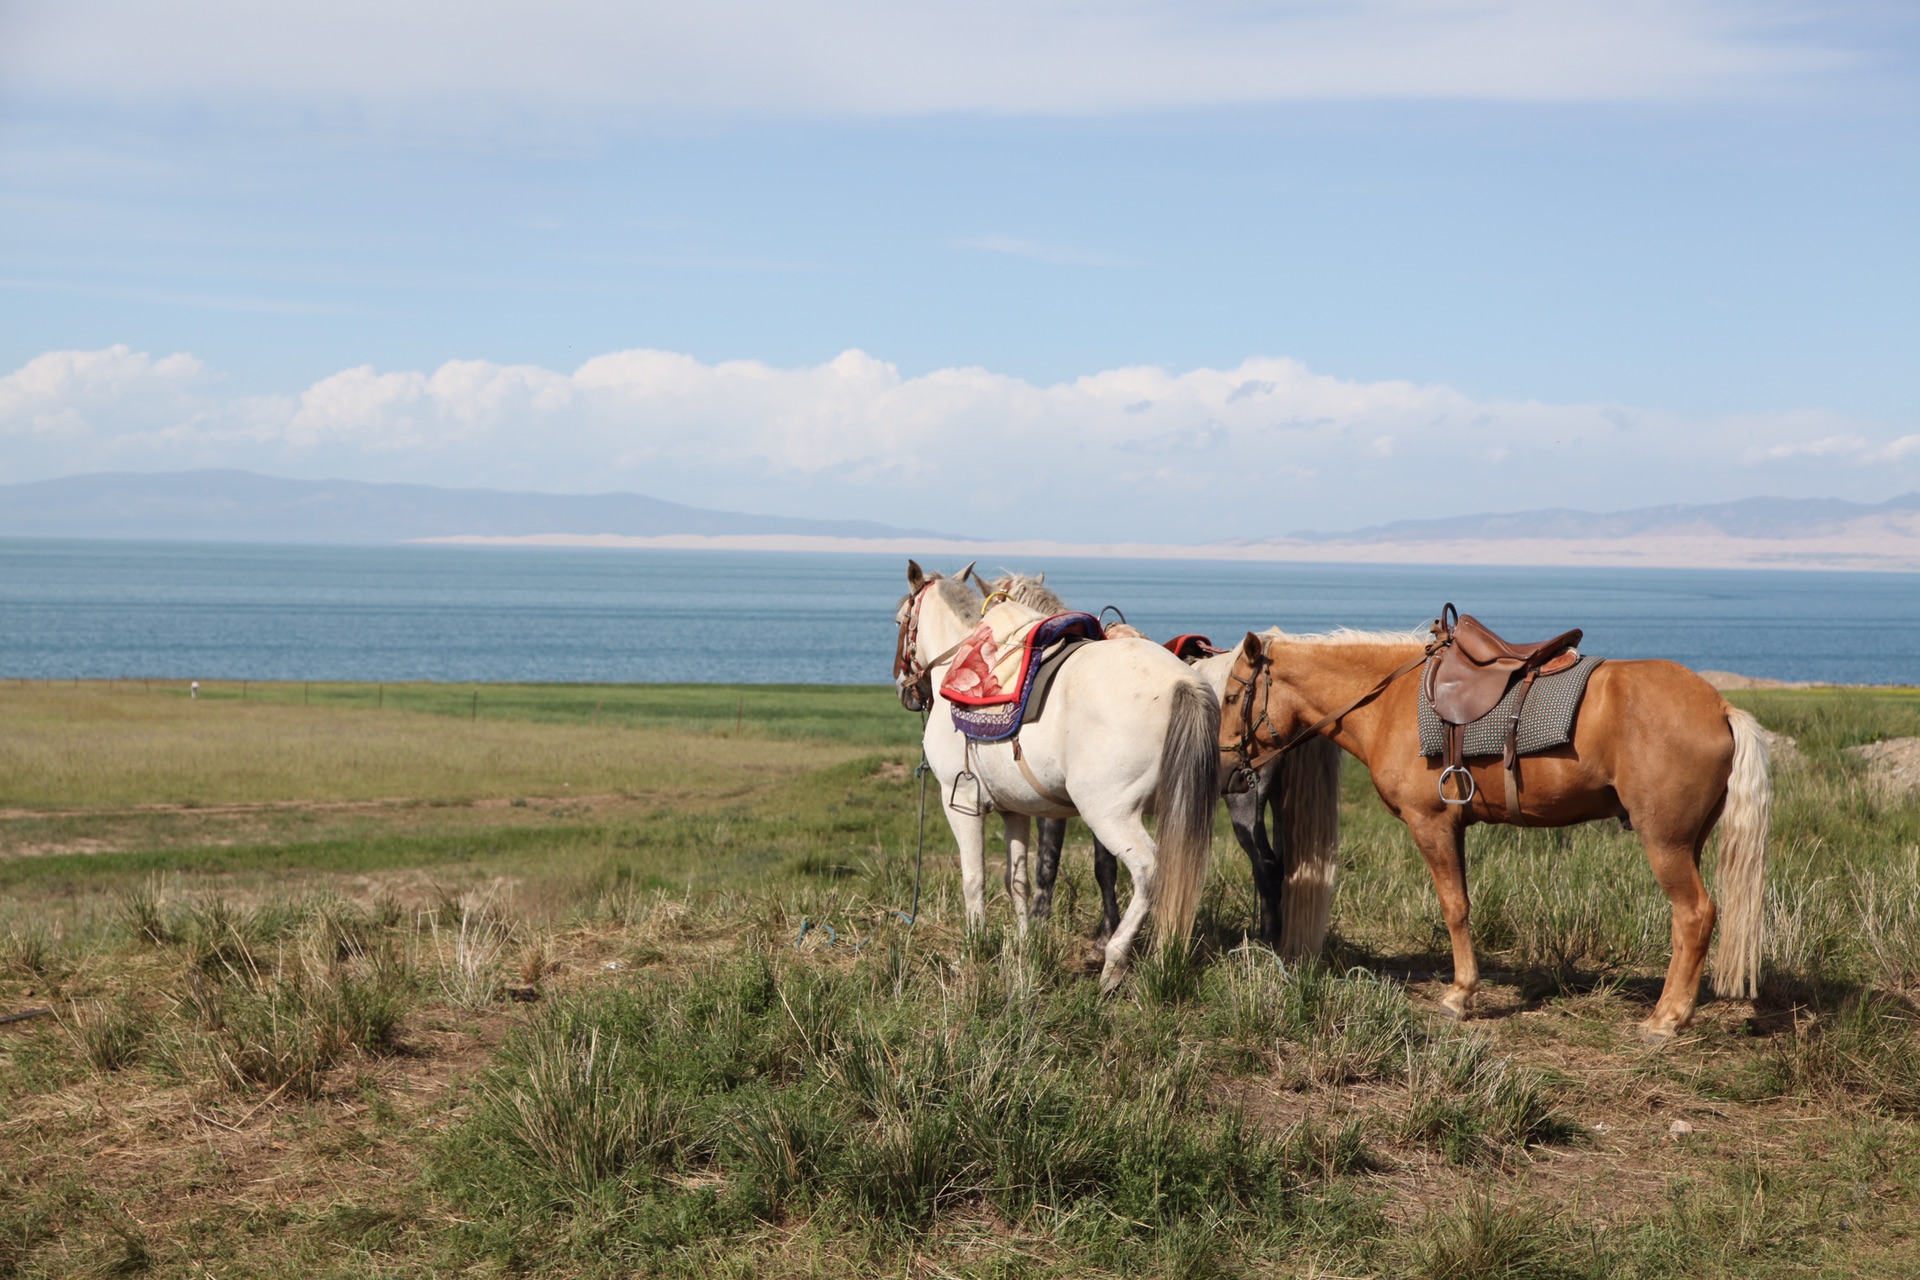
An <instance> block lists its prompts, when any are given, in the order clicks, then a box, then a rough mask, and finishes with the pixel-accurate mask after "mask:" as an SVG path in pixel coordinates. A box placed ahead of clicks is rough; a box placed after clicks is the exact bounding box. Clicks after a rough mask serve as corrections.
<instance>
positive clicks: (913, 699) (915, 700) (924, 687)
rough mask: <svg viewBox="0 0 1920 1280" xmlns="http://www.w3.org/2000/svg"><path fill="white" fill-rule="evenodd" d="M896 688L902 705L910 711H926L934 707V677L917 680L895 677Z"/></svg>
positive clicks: (925, 676) (922, 677) (923, 677)
mask: <svg viewBox="0 0 1920 1280" xmlns="http://www.w3.org/2000/svg"><path fill="white" fill-rule="evenodd" d="M893 683H894V687H895V689H896V690H897V691H898V693H899V694H900V705H901V706H903V707H905V708H906V709H907V710H909V711H915V712H919V711H925V710H927V709H928V708H929V707H931V706H932V705H933V677H932V676H931V675H922V676H920V677H919V678H917V679H909V678H907V677H906V676H895V677H894V680H893Z"/></svg>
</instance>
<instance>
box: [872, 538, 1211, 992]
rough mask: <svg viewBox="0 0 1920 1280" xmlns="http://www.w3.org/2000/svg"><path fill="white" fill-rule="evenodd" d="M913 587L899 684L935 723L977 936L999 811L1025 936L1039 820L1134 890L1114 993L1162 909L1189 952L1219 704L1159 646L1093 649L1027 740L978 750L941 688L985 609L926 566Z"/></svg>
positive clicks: (1069, 667) (1117, 945) (1105, 986)
mask: <svg viewBox="0 0 1920 1280" xmlns="http://www.w3.org/2000/svg"><path fill="white" fill-rule="evenodd" d="M907 585H908V587H909V588H910V590H909V591H908V593H907V595H906V597H905V598H904V599H902V600H901V602H900V607H899V609H898V610H897V611H896V613H895V615H894V620H895V622H896V623H898V625H899V628H900V636H899V644H898V646H897V648H896V650H895V662H894V678H895V682H896V684H897V685H898V687H899V690H900V699H901V702H902V703H903V705H905V706H906V707H907V708H908V709H909V710H914V711H918V710H922V709H925V710H927V711H928V712H929V714H928V717H927V728H926V735H925V738H924V742H923V746H924V749H925V751H926V756H927V762H928V763H929V764H930V765H931V766H932V768H933V775H934V777H935V778H936V779H937V780H938V782H939V784H940V801H941V805H942V807H943V808H944V809H945V810H946V813H947V822H948V824H949V825H950V826H951V827H952V828H953V837H954V840H955V841H956V842H957V843H958V845H959V847H960V885H961V891H962V893H963V894H964V895H965V898H966V912H967V924H968V926H969V927H976V928H977V927H979V926H980V925H982V924H984V923H985V921H986V874H985V872H986V823H985V816H984V811H985V808H986V806H987V805H991V806H992V807H993V808H995V809H998V810H1000V812H1001V813H1002V814H1003V815H1004V816H1005V818H1006V824H1007V863H1008V868H1009V871H1010V873H1011V874H1010V879H1011V885H1012V890H1013V892H1012V895H1011V896H1012V898H1013V909H1014V920H1015V927H1016V929H1017V930H1018V931H1020V932H1022V933H1024V932H1025V930H1026V927H1027V870H1026V846H1027V837H1028V834H1029V831H1028V828H1029V823H1028V821H1027V819H1028V818H1029V817H1045V818H1066V817H1073V816H1076V815H1077V816H1079V817H1080V818H1081V819H1082V820H1084V821H1085V822H1086V824H1087V826H1088V827H1090V828H1092V830H1093V833H1094V835H1095V836H1096V837H1098V838H1099V840H1100V843H1101V844H1103V845H1105V846H1106V847H1107V848H1108V849H1110V850H1112V851H1113V853H1114V856H1116V857H1117V858H1119V859H1120V861H1122V862H1124V863H1125V864H1126V866H1127V871H1128V872H1129V874H1131V876H1132V877H1133V885H1134V892H1133V899H1132V901H1131V902H1129V903H1128V904H1127V910H1126V913H1125V914H1124V915H1123V916H1122V917H1121V919H1120V927H1119V928H1117V929H1115V930H1114V931H1113V935H1112V936H1111V937H1110V938H1108V940H1107V946H1106V963H1105V965H1104V966H1103V967H1102V969H1101V974H1100V989H1101V990H1102V991H1112V990H1113V989H1114V988H1115V987H1117V986H1118V985H1119V984H1120V980H1121V979H1122V978H1123V977H1125V975H1126V970H1127V957H1128V952H1129V949H1130V948H1131V947H1132V945H1133V940H1134V936H1135V935H1136V934H1138V933H1139V931H1140V926H1141V924H1142V922H1143V921H1144V920H1145V918H1146V915H1147V912H1148V911H1149V910H1153V909H1156V908H1157V910H1155V917H1154V921H1155V932H1156V935H1157V937H1158V939H1159V941H1160V943H1161V945H1162V946H1166V945H1169V944H1171V943H1176V942H1184V941H1185V940H1186V938H1187V936H1188V934H1189V933H1190V932H1191V931H1192V928H1193V918H1194V915H1195V913H1196V912H1197V911H1198V909H1199V906H1200V892H1201V889H1202V888H1203V887H1204V885H1205V883H1206V877H1207V863H1208V860H1209V858H1210V857H1211V856H1212V853H1213V814H1214V809H1215V808H1216V806H1217V801H1218V796H1219V723H1220V702H1219V699H1218V698H1217V697H1215V695H1214V693H1213V690H1212V689H1210V688H1208V687H1207V685H1206V683H1205V681H1203V680H1201V679H1199V678H1198V677H1196V676H1195V675H1194V674H1193V672H1192V671H1191V670H1190V669H1189V668H1188V667H1187V664H1186V663H1184V662H1182V661H1180V660H1179V659H1178V658H1176V657H1174V656H1173V655H1172V654H1170V653H1168V652H1167V651H1166V650H1165V649H1163V648H1161V647H1160V646H1159V645H1157V644H1154V643H1153V642H1152V641H1149V640H1134V639H1122V640H1105V641H1101V642H1099V643H1097V644H1089V645H1083V646H1081V647H1080V649H1079V651H1078V652H1077V653H1075V654H1074V656H1073V657H1072V658H1071V659H1070V660H1068V662H1067V663H1066V665H1065V666H1064V667H1063V668H1062V669H1061V671H1060V674H1059V676H1058V678H1057V679H1056V680H1055V681H1054V685H1053V688H1052V690H1051V691H1050V693H1049V694H1048V697H1047V713H1046V715H1044V716H1042V717H1041V718H1040V719H1039V720H1037V721H1035V722H1033V723H1032V724H1029V725H1027V726H1026V727H1025V728H1023V729H1022V730H1021V731H1020V733H1019V736H1018V737H1017V738H1015V739H1014V740H1012V741H1009V742H992V743H969V742H968V741H967V739H966V737H965V736H964V735H962V734H961V732H960V731H959V730H958V729H957V728H955V727H954V723H953V717H952V708H951V706H950V704H949V703H948V702H947V700H946V699H945V698H944V697H943V696H941V694H940V692H939V688H940V683H941V681H942V680H943V679H944V678H945V675H946V669H947V665H948V663H949V662H950V661H951V660H952V658H953V655H954V652H955V650H957V649H958V648H959V647H960V644H961V642H962V641H964V640H965V639H966V638H967V636H968V635H969V634H970V633H971V632H972V631H973V630H974V628H975V627H976V626H978V625H979V622H980V616H981V603H982V601H981V597H980V595H979V593H978V592H976V591H975V590H974V589H973V588H972V587H971V586H969V585H967V583H966V582H965V581H964V577H955V578H945V577H941V576H940V575H939V574H928V573H925V572H923V571H922V570H921V568H920V566H919V565H918V564H916V563H914V562H913V561H908V562H907ZM1003 607H1010V608H1024V606H1019V605H1011V604H1010V605H1007V606H1003ZM1029 612H1032V613H1033V616H1034V617H1035V618H1036V619H1038V618H1041V617H1044V616H1045V615H1044V614H1041V613H1039V612H1038V611H1037V610H1030V611H1029ZM1016 744H1018V745H1017V747H1016ZM1016 750H1017V751H1018V756H1017V757H1016ZM968 773H971V774H972V775H974V777H976V778H977V779H978V785H979V795H978V800H979V801H980V802H981V803H980V804H979V805H978V806H976V805H975V804H974V803H973V801H974V797H973V796H971V795H968V794H960V793H958V790H957V788H956V782H957V781H958V780H959V779H960V778H961V775H963V774H968ZM1148 813H1154V814H1156V815H1157V816H1158V818H1159V832H1160V838H1159V840H1158V841H1157V842H1156V841H1155V839H1154V838H1153V836H1151V835H1149V834H1148V833H1147V828H1146V823H1145V822H1144V821H1143V819H1144V817H1145V815H1147V814H1148Z"/></svg>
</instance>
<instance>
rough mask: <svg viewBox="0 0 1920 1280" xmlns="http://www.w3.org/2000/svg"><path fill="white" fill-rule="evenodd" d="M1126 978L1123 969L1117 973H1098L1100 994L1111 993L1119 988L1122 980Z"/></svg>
mask: <svg viewBox="0 0 1920 1280" xmlns="http://www.w3.org/2000/svg"><path fill="white" fill-rule="evenodd" d="M1126 980H1127V975H1126V973H1125V972H1124V971H1122V972H1118V973H1103V974H1101V975H1100V994H1101V995H1103V996H1110V995H1112V994H1113V993H1114V992H1116V991H1118V990H1119V989H1120V984H1121V983H1122V982H1125V981H1126Z"/></svg>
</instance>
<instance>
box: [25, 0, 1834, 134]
mask: <svg viewBox="0 0 1920 1280" xmlns="http://www.w3.org/2000/svg"><path fill="white" fill-rule="evenodd" d="M1822 12H1823V11H1822V10H1820V9H1819V8H1817V7H1815V6H1812V5H1810V4H1807V3H1805V2H1804V0H1797V2H1796V0H1776V2H1775V3H1770V4H1767V5H1760V6H1755V5H1741V4H1731V3H1727V2H1726V0H1487V2H1486V3H1478V4H1461V3H1458V0H1350V2H1348V3H1343V4H1299V3H1285V2H1280V3H1266V4H1253V5H1247V4H1239V3H1228V2H1226V0H1199V2H1196V0H968V2H966V3H961V2H960V0H945V2H944V3H920V4H883V3H877V2H876V0H813V2H812V3H806V4H796V3H791V2H789V0H708V3H704V4H694V5H688V4H663V3H633V4H609V3H606V2H605V0H548V2H547V3H544V4H539V5H520V4H516V5H497V4H480V5H475V4H471V3H458V4H456V3H453V0H410V2H409V3H406V4H393V3H389V2H387V0H379V2H376V0H326V2H325V3H321V2H320V0H287V2H283V3H276V4H260V3H257V2H256V0H174V2H173V3H169V4H165V5H156V4H153V3H151V0H94V2H93V3H88V4H74V3H71V0H12V2H11V3H10V4H8V5H7V6H6V7H5V9H4V11H0V82H4V83H7V84H8V85H9V86H10V89H11V90H12V91H13V92H16V93H18V92H29V93H34V92H37V93H41V94H47V95H52V96H57V97H61V98H69V99H70V98H73V97H81V98H91V99H96V100H98V99H120V100H127V99H138V98H142V97H153V96H160V97H167V98H179V99H207V98H218V97H222V96H228V95H241V96H246V97H253V98H256V99H261V100H268V101H271V100H290V101H316V100H317V101H323V102H325V101H332V102H337V103H342V104H362V105H365V104H388V105H392V104H402V103H412V104H415V105H419V104H427V103H440V104H443V107H445V108H447V109H449V110H450V111H456V112H457V108H454V107H453V106H452V104H456V103H461V102H465V103H469V104H471V103H473V102H492V103H494V104H496V105H497V106H498V107H499V109H500V110H501V111H502V112H505V113H509V114H511V113H516V112H524V111H527V110H530V109H532V110H539V109H543V108H550V107H555V106H559V107H566V108H574V109H584V110H588V111H598V110H605V109H620V108H637V109H641V110H645V111H654V112H657V111H661V110H666V111H695V112H709V111H718V112H723V113H763V112H776V113H785V112H796V111H797V112H803V113H834V114H857V115H873V114H880V115H885V114H902V113H905V114H917V113H925V112H943V111H989V112H1043V113H1068V114H1077V113H1085V112H1104V111H1131V110H1156V109H1180V108H1191V107H1208V106H1231V105H1241V104H1247V103H1259V102H1276V101H1291V100H1302V99H1324V98H1361V97H1373V98H1402V99H1406V98H1468V99H1506V100H1518V101H1595V100H1600V101H1639V100H1647V99H1663V98H1664V99H1670V98H1679V97H1698V96H1703V95H1716V94H1725V93H1729V92H1735V93H1738V92H1747V91H1750V90H1752V89H1753V88H1755V87H1756V86H1760V85H1766V84H1774V83H1779V82H1782V81H1787V80H1792V79H1795V78H1798V77H1804V76H1807V75H1812V74H1820V73H1828V72H1833V71H1837V70H1845V69H1850V68H1853V67H1855V66H1857V65H1858V64H1859V62H1860V59H1859V58H1857V57H1856V56H1854V55H1853V54H1851V53H1849V52H1846V51H1843V50H1841V49H1839V48H1837V47H1834V45H1833V42H1831V41H1825V40H1823V39H1822V38H1820V37H1817V36H1815V35H1812V34H1810V30H1811V24H1812V22H1813V20H1814V19H1815V18H1816V17H1818V16H1819V15H1820V14H1821V13H1822Z"/></svg>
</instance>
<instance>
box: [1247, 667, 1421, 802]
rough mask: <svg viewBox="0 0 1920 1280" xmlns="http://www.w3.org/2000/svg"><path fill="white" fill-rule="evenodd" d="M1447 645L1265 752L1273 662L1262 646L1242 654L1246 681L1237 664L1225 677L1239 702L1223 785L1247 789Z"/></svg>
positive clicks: (1398, 669) (1384, 677)
mask: <svg viewBox="0 0 1920 1280" xmlns="http://www.w3.org/2000/svg"><path fill="white" fill-rule="evenodd" d="M1446 643H1448V642H1446V641H1441V640H1437V639H1436V640H1434V641H1432V642H1430V643H1429V644H1428V645H1427V646H1426V647H1425V648H1423V649H1422V650H1421V651H1420V652H1419V653H1418V654H1416V655H1415V656H1414V657H1412V658H1409V659H1407V661H1405V662H1403V663H1401V664H1400V665H1399V666H1397V667H1395V668H1394V669H1393V670H1392V671H1390V672H1388V673H1387V674H1386V675H1385V676H1382V677H1381V678H1380V682H1379V683H1378V684H1376V685H1374V686H1373V688H1371V689H1369V690H1367V691H1366V692H1365V693H1363V694H1361V695H1360V696H1359V697H1357V698H1355V699H1354V700H1353V701H1352V702H1349V703H1348V704H1347V705H1346V706H1344V707H1341V708H1340V709H1339V710H1338V711H1335V712H1333V713H1331V714H1330V715H1324V716H1322V717H1320V719H1318V720H1316V721H1315V722H1314V723H1312V724H1310V725H1308V726H1307V727H1306V728H1304V729H1301V730H1300V731H1298V732H1297V733H1295V734H1293V736H1291V737H1289V738H1288V739H1287V740H1286V741H1285V742H1282V743H1280V744H1278V745H1276V746H1269V747H1265V748H1262V747H1261V746H1260V730H1261V729H1262V728H1268V729H1270V728H1272V727H1273V721H1272V720H1270V719H1269V718H1268V717H1267V703H1268V701H1269V700H1270V699H1271V697H1272V695H1273V660H1272V659H1271V658H1269V657H1268V656H1267V650H1266V646H1265V645H1262V646H1261V648H1260V657H1259V658H1258V659H1257V660H1256V659H1253V658H1249V657H1247V656H1246V655H1245V654H1242V655H1241V659H1242V660H1244V661H1245V662H1246V663H1247V665H1248V667H1249V668H1250V670H1249V672H1248V675H1247V678H1246V679H1244V680H1243V679H1241V678H1240V662H1235V663H1234V664H1233V670H1232V671H1230V672H1228V673H1227V687H1228V689H1229V690H1232V688H1233V687H1234V686H1235V685H1238V686H1239V688H1240V691H1239V692H1238V693H1233V692H1229V693H1228V695H1227V698H1228V700H1229V701H1232V700H1234V699H1238V700H1239V702H1240V741H1239V742H1238V743H1236V744H1235V745H1234V747H1233V758H1234V761H1235V764H1234V767H1233V769H1232V770H1231V771H1230V772H1228V773H1226V774H1225V775H1223V782H1225V783H1227V784H1228V789H1230V790H1244V789H1245V788H1246V787H1247V786H1249V785H1251V783H1252V781H1253V775H1254V774H1256V773H1258V772H1260V770H1262V769H1264V768H1265V767H1266V766H1267V765H1269V764H1271V763H1272V762H1273V761H1275V760H1278V759H1279V758H1280V757H1281V756H1283V755H1285V754H1286V753H1287V752H1289V751H1291V750H1293V749H1294V748H1295V747H1297V746H1299V745H1300V744H1301V743H1302V742H1305V741H1306V740H1307V739H1308V738H1311V737H1312V736H1313V735H1315V734H1316V733H1319V732H1320V731H1321V730H1322V729H1325V728H1327V727H1329V726H1331V725H1335V724H1338V723H1339V722H1340V721H1341V720H1342V719H1344V718H1345V717H1346V716H1348V715H1350V714H1352V713H1353V712H1354V711H1357V710H1359V709H1360V708H1361V707H1363V706H1365V705H1366V704H1367V703H1369V702H1371V701H1373V700H1374V699H1375V698H1377V697H1379V696H1380V695H1381V694H1382V693H1384V692H1386V690H1387V686H1389V685H1391V684H1392V683H1393V682H1394V681H1396V680H1398V679H1399V678H1400V677H1401V676H1404V675H1406V674H1407V673H1408V672H1409V671H1412V670H1413V669H1414V668H1416V667H1419V666H1422V665H1423V664H1425V663H1426V661H1427V660H1428V659H1429V658H1431V657H1433V655H1434V654H1436V653H1438V652H1439V651H1440V650H1441V649H1442V648H1444V647H1445V645H1446ZM1256 690H1260V691H1261V695H1260V697H1259V699H1258V701H1259V703H1260V715H1259V718H1258V719H1255V717H1254V709H1253V704H1254V701H1255V697H1254V694H1255V691H1256ZM1221 754H1223V755H1224V754H1225V751H1224V750H1223V751H1222V753H1221Z"/></svg>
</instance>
